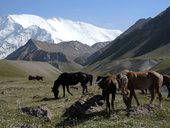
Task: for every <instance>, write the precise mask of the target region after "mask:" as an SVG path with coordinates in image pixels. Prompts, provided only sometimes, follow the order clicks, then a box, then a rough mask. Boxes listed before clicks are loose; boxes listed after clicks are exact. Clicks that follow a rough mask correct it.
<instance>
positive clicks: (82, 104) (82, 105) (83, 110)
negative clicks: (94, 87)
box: [63, 95, 104, 118]
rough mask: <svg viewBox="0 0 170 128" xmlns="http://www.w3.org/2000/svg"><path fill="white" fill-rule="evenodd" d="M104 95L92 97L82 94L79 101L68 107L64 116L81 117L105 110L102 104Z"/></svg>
mask: <svg viewBox="0 0 170 128" xmlns="http://www.w3.org/2000/svg"><path fill="white" fill-rule="evenodd" d="M103 103H104V102H103V96H101V95H95V96H93V97H91V98H89V97H87V96H82V97H81V98H80V99H79V100H78V101H76V102H75V103H74V104H72V105H71V106H70V107H69V108H68V109H66V111H65V113H64V114H63V116H64V117H66V116H68V117H71V118H72V117H74V118H75V117H80V116H84V115H85V114H93V113H96V112H100V111H102V110H103V108H102V107H101V105H103Z"/></svg>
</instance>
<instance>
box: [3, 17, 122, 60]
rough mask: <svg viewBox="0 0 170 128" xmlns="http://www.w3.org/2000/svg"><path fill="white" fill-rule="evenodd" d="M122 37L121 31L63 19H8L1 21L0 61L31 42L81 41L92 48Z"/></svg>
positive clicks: (4, 18)
mask: <svg viewBox="0 0 170 128" xmlns="http://www.w3.org/2000/svg"><path fill="white" fill-rule="evenodd" d="M121 33H122V32H121V31H120V30H108V29H103V28H99V27H96V26H94V25H91V24H88V23H84V22H75V21H71V20H65V19H62V18H58V19H57V18H51V19H45V18H42V17H39V16H35V15H28V14H23V15H9V16H4V17H0V51H1V52H0V58H5V57H6V56H7V55H9V54H10V53H11V52H13V51H14V50H16V49H17V48H19V47H20V46H23V45H24V44H25V43H26V42H27V41H28V40H29V39H35V40H40V41H46V42H49V43H59V42H62V41H71V40H78V41H80V42H82V43H84V44H88V45H92V44H94V43H96V42H102V41H107V40H109V41H110V40H114V39H115V38H116V37H117V36H119V35H120V34H121ZM6 49H8V50H6Z"/></svg>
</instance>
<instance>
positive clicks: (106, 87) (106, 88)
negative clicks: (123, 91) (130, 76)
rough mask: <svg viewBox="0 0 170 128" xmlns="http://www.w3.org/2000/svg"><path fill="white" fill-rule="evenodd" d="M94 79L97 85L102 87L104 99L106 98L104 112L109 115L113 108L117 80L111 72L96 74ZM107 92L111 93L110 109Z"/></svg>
mask: <svg viewBox="0 0 170 128" xmlns="http://www.w3.org/2000/svg"><path fill="white" fill-rule="evenodd" d="M96 81H97V82H98V86H99V87H100V88H101V89H102V95H103V97H104V99H106V112H107V114H108V115H109V116H110V113H111V111H112V110H114V100H115V95H116V90H117V88H118V82H117V80H116V76H113V75H111V74H109V75H107V76H98V77H97V80H96ZM109 94H112V99H111V106H112V108H111V109H110V102H109ZM108 109H109V110H108Z"/></svg>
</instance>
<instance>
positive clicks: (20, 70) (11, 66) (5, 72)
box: [0, 60, 61, 80]
mask: <svg viewBox="0 0 170 128" xmlns="http://www.w3.org/2000/svg"><path fill="white" fill-rule="evenodd" d="M0 69H1V70H0V80H3V79H4V78H25V79H27V77H28V75H41V76H44V78H45V79H46V80H54V79H56V78H57V77H58V75H59V74H60V73H61V72H60V71H59V70H58V69H56V68H55V67H53V66H52V65H50V64H49V63H46V62H29V61H10V60H1V61H0Z"/></svg>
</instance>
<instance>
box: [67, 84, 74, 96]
mask: <svg viewBox="0 0 170 128" xmlns="http://www.w3.org/2000/svg"><path fill="white" fill-rule="evenodd" d="M66 87H67V92H68V93H69V94H70V95H72V96H73V94H72V93H71V92H70V90H69V86H68V85H67V86H66Z"/></svg>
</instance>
